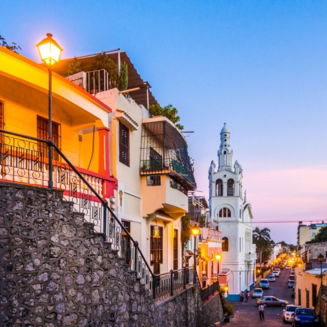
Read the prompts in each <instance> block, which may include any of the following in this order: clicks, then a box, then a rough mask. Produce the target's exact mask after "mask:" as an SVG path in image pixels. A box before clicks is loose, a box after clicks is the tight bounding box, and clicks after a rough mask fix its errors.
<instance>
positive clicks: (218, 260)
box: [215, 253, 222, 291]
mask: <svg viewBox="0 0 327 327" xmlns="http://www.w3.org/2000/svg"><path fill="white" fill-rule="evenodd" d="M221 258H222V257H221V254H219V253H217V254H216V255H215V259H216V261H217V283H218V285H217V287H218V291H219V290H220V287H219V273H220V261H221Z"/></svg>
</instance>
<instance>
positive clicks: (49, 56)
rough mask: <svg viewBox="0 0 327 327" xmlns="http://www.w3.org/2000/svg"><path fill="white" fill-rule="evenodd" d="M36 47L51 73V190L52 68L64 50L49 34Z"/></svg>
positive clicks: (49, 127)
mask: <svg viewBox="0 0 327 327" xmlns="http://www.w3.org/2000/svg"><path fill="white" fill-rule="evenodd" d="M36 47H37V48H38V51H39V55H40V57H41V60H42V61H43V63H44V64H45V65H46V66H47V67H48V72H49V93H48V122H49V126H48V134H49V141H50V145H49V185H48V186H49V188H52V187H53V180H52V144H51V142H52V70H51V67H52V66H53V65H54V64H55V63H57V62H58V61H59V60H60V57H61V53H62V50H63V49H62V48H61V47H60V45H59V44H58V43H57V42H56V41H55V40H54V39H53V38H52V34H51V33H48V34H47V37H46V38H45V39H43V40H42V41H41V42H39V43H38V44H37V45H36Z"/></svg>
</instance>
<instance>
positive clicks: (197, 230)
mask: <svg viewBox="0 0 327 327" xmlns="http://www.w3.org/2000/svg"><path fill="white" fill-rule="evenodd" d="M191 231H192V235H193V237H194V249H193V261H194V272H193V282H194V284H195V282H196V273H197V272H196V238H197V237H198V236H199V235H200V228H199V227H197V226H194V227H193V228H192V230H191Z"/></svg>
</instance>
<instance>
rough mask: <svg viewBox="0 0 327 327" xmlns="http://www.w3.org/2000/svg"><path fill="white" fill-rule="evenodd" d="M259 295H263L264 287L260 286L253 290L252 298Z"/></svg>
mask: <svg viewBox="0 0 327 327" xmlns="http://www.w3.org/2000/svg"><path fill="white" fill-rule="evenodd" d="M259 297H263V289H262V288H259V287H258V288H255V289H254V290H253V291H252V299H255V298H259Z"/></svg>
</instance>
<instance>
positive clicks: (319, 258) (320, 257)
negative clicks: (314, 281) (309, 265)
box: [318, 253, 325, 287]
mask: <svg viewBox="0 0 327 327" xmlns="http://www.w3.org/2000/svg"><path fill="white" fill-rule="evenodd" d="M324 261H325V258H324V256H323V255H322V254H321V253H320V254H319V255H318V262H320V287H321V286H322V263H323V262H324Z"/></svg>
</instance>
